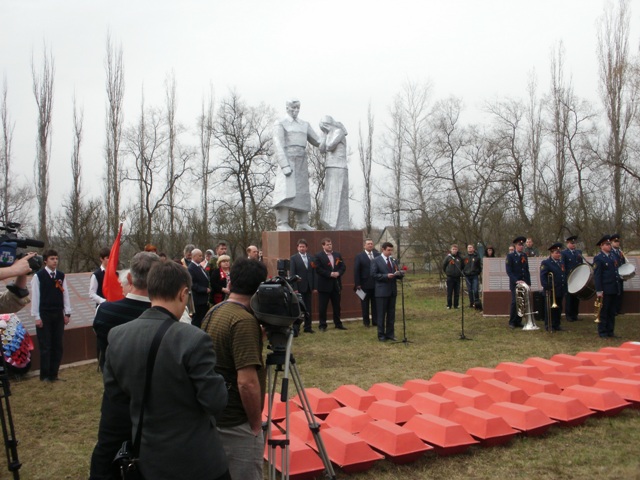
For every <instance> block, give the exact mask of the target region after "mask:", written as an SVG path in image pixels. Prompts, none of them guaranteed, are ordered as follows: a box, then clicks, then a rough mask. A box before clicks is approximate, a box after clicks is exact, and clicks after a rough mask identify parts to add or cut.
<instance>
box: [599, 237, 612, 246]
mask: <svg viewBox="0 0 640 480" xmlns="http://www.w3.org/2000/svg"><path fill="white" fill-rule="evenodd" d="M609 241H611V237H610V236H609V235H603V237H602V238H601V239H600V240H598V242H597V243H596V245H597V246H598V247H599V246H600V245H602V244H603V243H604V242H609Z"/></svg>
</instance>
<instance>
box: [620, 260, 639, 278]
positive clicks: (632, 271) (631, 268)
mask: <svg viewBox="0 0 640 480" xmlns="http://www.w3.org/2000/svg"><path fill="white" fill-rule="evenodd" d="M618 275H620V278H621V279H622V280H630V279H632V278H633V277H635V276H636V266H635V265H633V264H632V263H624V264H622V265H620V268H618Z"/></svg>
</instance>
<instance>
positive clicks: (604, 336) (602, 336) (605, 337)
mask: <svg viewBox="0 0 640 480" xmlns="http://www.w3.org/2000/svg"><path fill="white" fill-rule="evenodd" d="M600 338H603V339H605V340H607V339H608V338H609V337H607V336H606V335H600Z"/></svg>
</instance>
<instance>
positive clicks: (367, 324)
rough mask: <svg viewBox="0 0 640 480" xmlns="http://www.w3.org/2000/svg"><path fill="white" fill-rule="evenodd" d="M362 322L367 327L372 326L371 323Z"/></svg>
mask: <svg viewBox="0 0 640 480" xmlns="http://www.w3.org/2000/svg"><path fill="white" fill-rule="evenodd" d="M362 324H363V325H364V326H365V327H366V328H370V327H371V324H370V323H364V322H362Z"/></svg>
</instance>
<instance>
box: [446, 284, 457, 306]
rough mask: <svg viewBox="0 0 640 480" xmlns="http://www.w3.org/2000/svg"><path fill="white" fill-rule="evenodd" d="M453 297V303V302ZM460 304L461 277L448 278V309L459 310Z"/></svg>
mask: <svg viewBox="0 0 640 480" xmlns="http://www.w3.org/2000/svg"><path fill="white" fill-rule="evenodd" d="M452 297H453V301H452ZM459 303H460V277H449V276H447V307H451V305H452V304H453V306H454V307H455V308H458V305H459Z"/></svg>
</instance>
